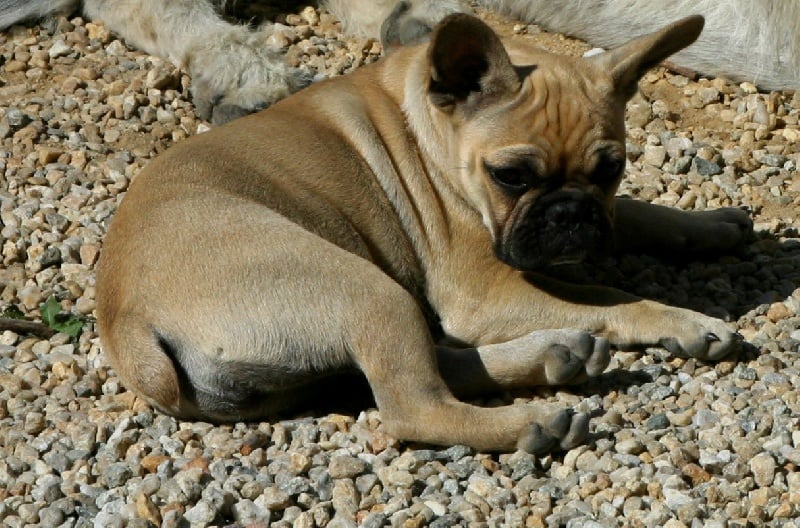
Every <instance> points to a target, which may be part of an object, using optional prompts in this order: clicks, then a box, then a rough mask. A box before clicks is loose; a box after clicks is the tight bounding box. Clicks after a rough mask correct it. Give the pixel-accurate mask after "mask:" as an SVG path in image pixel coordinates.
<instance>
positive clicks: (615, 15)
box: [480, 0, 800, 90]
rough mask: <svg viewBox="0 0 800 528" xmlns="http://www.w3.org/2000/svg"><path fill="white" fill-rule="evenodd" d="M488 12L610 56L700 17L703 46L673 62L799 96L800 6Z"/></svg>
mask: <svg viewBox="0 0 800 528" xmlns="http://www.w3.org/2000/svg"><path fill="white" fill-rule="evenodd" d="M480 3H481V4H483V5H484V6H485V7H487V8H489V9H492V10H496V11H500V12H504V13H506V14H509V15H511V16H514V17H518V18H520V19H522V20H526V21H528V22H536V23H538V24H540V25H542V26H544V27H545V28H547V29H551V30H554V31H559V32H562V33H567V34H570V35H572V36H575V37H578V38H581V39H584V40H586V41H588V42H590V43H592V44H593V45H596V46H601V47H605V48H612V47H616V46H618V45H620V44H622V43H623V42H625V41H627V40H628V39H630V38H631V37H634V36H637V35H641V34H644V33H649V32H652V31H654V30H656V29H658V28H660V27H663V26H664V25H665V24H668V23H670V22H673V21H674V20H675V19H677V18H679V17H682V16H686V15H691V14H700V15H703V16H704V17H705V19H706V25H705V28H704V29H703V33H702V34H701V35H700V38H699V39H698V40H697V42H695V43H694V44H692V45H691V46H689V47H688V48H686V49H685V50H683V51H680V52H678V53H677V54H675V55H674V56H673V57H672V58H671V60H672V61H673V62H675V63H676V64H679V65H681V66H684V67H687V68H691V69H693V70H696V71H699V72H702V73H704V74H710V75H716V76H721V77H726V78H728V79H731V80H734V81H750V82H753V83H755V84H757V85H758V86H760V87H761V88H763V89H767V90H781V89H796V88H800V0H660V1H657V2H656V1H653V0H563V1H560V2H556V1H553V0H481V2H480Z"/></svg>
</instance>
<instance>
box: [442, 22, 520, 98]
mask: <svg viewBox="0 0 800 528" xmlns="http://www.w3.org/2000/svg"><path fill="white" fill-rule="evenodd" d="M428 59H429V61H430V72H431V73H430V83H429V86H428V89H429V94H430V97H431V101H432V102H433V103H434V104H435V105H436V106H438V107H440V108H442V109H443V110H446V111H451V110H452V109H453V108H455V106H456V105H457V104H459V103H464V102H467V101H469V102H470V103H473V104H479V102H487V101H491V100H496V99H497V98H499V97H502V96H504V95H507V94H509V93H513V92H516V91H517V90H518V89H519V87H520V84H521V80H520V73H519V72H518V71H517V69H516V68H515V67H514V66H513V65H512V64H511V59H510V58H509V56H508V53H507V52H506V50H505V48H504V47H503V43H502V42H500V38H499V37H498V36H497V35H496V34H495V32H494V31H492V29H491V28H490V27H489V26H487V25H486V24H485V23H483V22H482V21H480V20H479V19H477V18H476V17H474V16H471V15H466V14H462V13H459V14H454V15H450V16H448V17H446V18H444V19H443V20H442V21H441V22H440V23H439V25H438V26H437V27H436V28H435V29H434V33H433V36H432V37H431V44H430V47H429V49H428Z"/></svg>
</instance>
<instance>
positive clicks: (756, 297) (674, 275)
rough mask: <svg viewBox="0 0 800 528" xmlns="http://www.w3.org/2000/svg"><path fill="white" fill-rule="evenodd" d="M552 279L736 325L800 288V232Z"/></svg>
mask: <svg viewBox="0 0 800 528" xmlns="http://www.w3.org/2000/svg"><path fill="white" fill-rule="evenodd" d="M551 275H552V276H554V277H556V278H559V279H561V280H564V281H567V282H573V283H577V284H593V285H604V286H612V287H615V288H618V289H621V290H623V291H626V292H629V293H633V294H636V295H638V296H640V297H644V298H647V299H652V300H655V301H659V302H663V303H665V304H669V305H672V306H678V307H682V308H689V309H692V310H696V311H699V312H702V313H706V314H708V315H711V316H714V317H719V318H721V319H725V320H727V321H735V320H737V319H739V318H740V317H742V316H744V315H745V314H748V312H751V311H754V310H755V311H756V315H757V314H758V312H759V311H765V310H766V309H767V308H768V305H770V304H772V303H775V302H779V301H783V300H785V299H786V298H787V297H790V296H791V295H792V293H793V292H794V291H795V290H797V289H798V288H800V233H798V231H797V229H795V228H789V229H786V230H785V231H784V232H783V233H781V234H780V236H775V235H772V234H768V233H757V234H756V237H755V240H753V241H752V242H751V243H750V244H748V245H747V246H746V247H744V248H742V250H741V251H740V252H739V253H738V254H731V255H724V256H718V255H717V256H710V255H709V256H705V258H700V257H698V258H697V259H692V260H680V259H674V258H670V257H669V256H668V255H661V256H653V255H634V254H623V255H618V256H616V257H613V258H610V259H608V260H607V261H605V262H602V263H590V264H584V265H581V266H570V267H563V268H560V269H554V270H552V271H551ZM795 315H797V314H795Z"/></svg>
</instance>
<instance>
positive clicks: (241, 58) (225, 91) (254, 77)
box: [186, 26, 312, 125]
mask: <svg viewBox="0 0 800 528" xmlns="http://www.w3.org/2000/svg"><path fill="white" fill-rule="evenodd" d="M269 35H270V29H269V28H267V29H264V30H260V31H251V30H249V29H248V28H245V27H241V26H235V27H231V28H228V29H226V30H225V31H223V32H220V33H218V34H216V35H211V36H209V37H208V38H206V39H204V40H202V41H199V42H197V43H196V44H195V45H193V46H192V47H191V48H190V52H189V57H188V58H187V61H186V62H187V64H188V68H189V73H190V74H191V77H192V88H191V90H192V96H193V98H194V103H195V106H196V107H197V112H198V115H200V117H201V118H203V119H206V120H208V121H211V122H212V123H214V124H216V125H220V124H223V123H226V122H228V121H231V120H233V119H236V118H237V117H241V116H243V115H246V114H250V113H253V112H256V111H258V110H262V109H264V108H266V107H268V106H270V105H271V104H273V103H275V102H277V101H279V100H280V99H283V98H284V97H286V96H288V95H290V94H292V93H294V92H296V91H298V90H300V89H301V88H303V87H304V86H306V85H308V84H309V83H310V82H311V80H312V76H311V75H310V74H309V73H308V72H306V71H303V70H301V69H298V68H292V67H290V66H289V65H287V64H286V62H285V61H284V57H283V54H282V53H280V51H278V50H276V49H275V48H272V47H270V46H269V45H268V41H267V39H268V37H269Z"/></svg>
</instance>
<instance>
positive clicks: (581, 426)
mask: <svg viewBox="0 0 800 528" xmlns="http://www.w3.org/2000/svg"><path fill="white" fill-rule="evenodd" d="M588 434H589V416H588V415H587V414H585V413H576V412H575V411H573V410H572V409H564V410H562V411H559V412H557V413H555V414H554V415H553V416H552V417H550V418H549V419H547V420H545V421H544V422H543V423H532V424H530V425H529V426H528V427H526V428H525V429H523V431H522V433H521V435H520V437H519V441H518V442H517V449H520V450H522V451H526V452H528V453H532V454H534V455H543V454H546V453H550V452H552V451H556V450H567V449H572V448H573V447H576V446H578V445H580V444H582V443H583V441H584V440H586V436H587V435H588Z"/></svg>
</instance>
